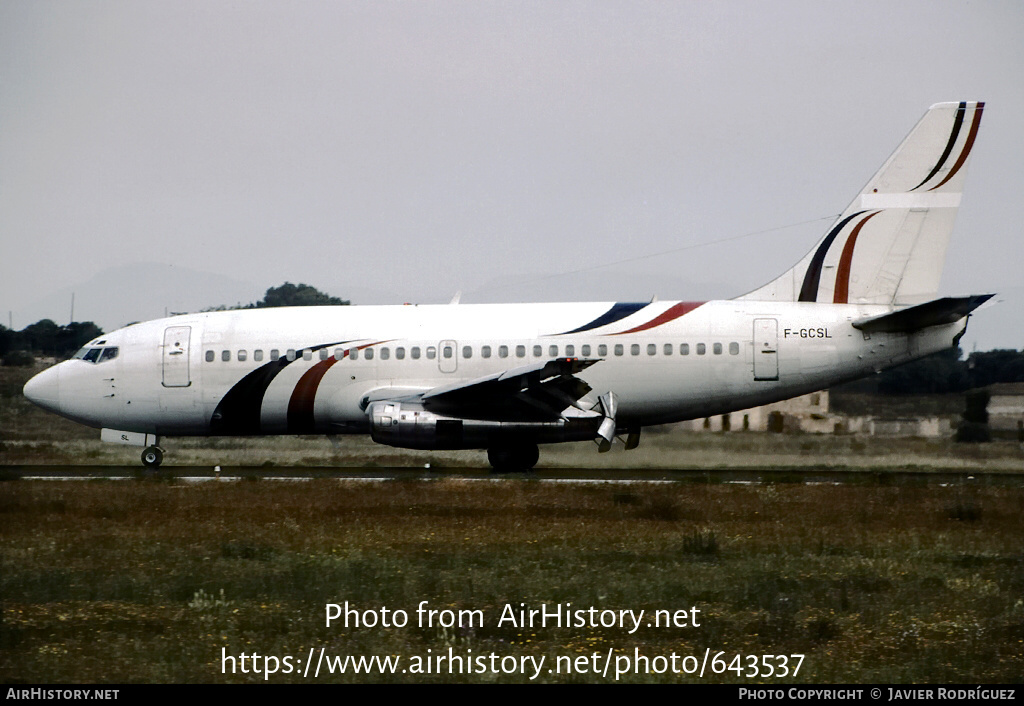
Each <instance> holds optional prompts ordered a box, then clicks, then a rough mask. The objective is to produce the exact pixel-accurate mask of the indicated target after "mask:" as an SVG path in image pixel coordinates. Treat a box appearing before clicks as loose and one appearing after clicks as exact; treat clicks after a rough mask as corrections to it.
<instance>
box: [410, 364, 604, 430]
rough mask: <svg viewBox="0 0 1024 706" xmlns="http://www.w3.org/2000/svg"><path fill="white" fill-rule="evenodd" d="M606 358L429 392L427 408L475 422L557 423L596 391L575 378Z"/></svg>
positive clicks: (531, 368)
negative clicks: (524, 420) (506, 420)
mask: <svg viewBox="0 0 1024 706" xmlns="http://www.w3.org/2000/svg"><path fill="white" fill-rule="evenodd" d="M598 360H600V359H577V358H556V359H553V360H548V361H544V362H537V363H533V364H530V365H523V366H520V367H517V368H511V369H509V370H505V371H503V372H500V373H495V374H493V375H487V376H484V377H481V378H476V379H475V380H469V381H466V382H458V383H453V384H451V385H445V386H443V387H437V388H434V389H433V390H430V391H429V392H425V393H424V394H423V395H422V397H421V398H420V399H421V400H422V402H423V406H424V408H426V409H428V410H430V411H432V412H438V413H441V414H451V415H457V416H463V417H472V418H474V419H551V418H557V417H558V416H559V415H560V413H561V411H562V410H564V409H565V408H566V407H569V406H572V405H574V404H575V403H576V401H577V400H578V399H579V398H581V397H583V396H584V395H586V394H587V393H588V392H590V386H589V385H588V384H587V383H586V382H584V381H583V380H581V379H579V378H577V377H575V376H576V374H577V373H579V372H581V371H583V370H585V369H587V368H589V367H590V366H591V365H593V364H594V363H597V362H598Z"/></svg>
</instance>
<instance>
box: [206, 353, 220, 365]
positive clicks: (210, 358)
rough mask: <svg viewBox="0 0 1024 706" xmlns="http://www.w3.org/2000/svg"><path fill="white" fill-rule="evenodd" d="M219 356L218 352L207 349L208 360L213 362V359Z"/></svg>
mask: <svg viewBox="0 0 1024 706" xmlns="http://www.w3.org/2000/svg"><path fill="white" fill-rule="evenodd" d="M216 357H217V354H216V353H214V352H213V351H206V362H207V363H212V362H213V359H214V358H216Z"/></svg>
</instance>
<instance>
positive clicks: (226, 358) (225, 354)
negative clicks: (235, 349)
mask: <svg viewBox="0 0 1024 706" xmlns="http://www.w3.org/2000/svg"><path fill="white" fill-rule="evenodd" d="M220 359H221V360H223V361H224V362H225V363H227V362H228V361H229V360H231V351H221V352H220Z"/></svg>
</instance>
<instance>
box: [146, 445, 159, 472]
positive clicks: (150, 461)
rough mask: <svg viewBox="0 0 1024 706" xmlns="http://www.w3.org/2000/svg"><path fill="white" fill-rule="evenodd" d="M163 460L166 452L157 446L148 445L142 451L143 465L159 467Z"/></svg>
mask: <svg viewBox="0 0 1024 706" xmlns="http://www.w3.org/2000/svg"><path fill="white" fill-rule="evenodd" d="M163 460H164V452H163V451H161V450H160V449H159V448H157V447H156V446H147V447H146V450H145V451H143V452H142V465H143V466H145V467H146V468H159V467H160V464H161V463H163Z"/></svg>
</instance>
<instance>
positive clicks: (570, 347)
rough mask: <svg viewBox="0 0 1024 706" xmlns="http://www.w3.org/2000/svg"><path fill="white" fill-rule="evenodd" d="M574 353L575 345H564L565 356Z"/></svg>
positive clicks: (567, 356)
mask: <svg viewBox="0 0 1024 706" xmlns="http://www.w3.org/2000/svg"><path fill="white" fill-rule="evenodd" d="M574 355H576V346H574V345H572V344H569V345H568V346H566V347H565V357H566V358H572V357H573V356H574Z"/></svg>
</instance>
